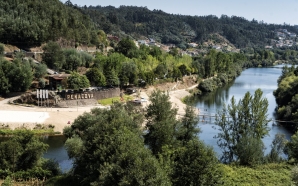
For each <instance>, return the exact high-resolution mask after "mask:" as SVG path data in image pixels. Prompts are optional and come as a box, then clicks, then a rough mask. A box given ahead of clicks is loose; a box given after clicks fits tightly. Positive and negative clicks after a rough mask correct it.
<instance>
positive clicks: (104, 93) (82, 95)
mask: <svg viewBox="0 0 298 186" xmlns="http://www.w3.org/2000/svg"><path fill="white" fill-rule="evenodd" d="M60 96H61V98H63V99H64V100H86V99H95V100H101V99H106V98H112V97H119V96H120V88H109V89H104V90H99V91H85V92H74V93H70V92H65V93H61V94H60Z"/></svg>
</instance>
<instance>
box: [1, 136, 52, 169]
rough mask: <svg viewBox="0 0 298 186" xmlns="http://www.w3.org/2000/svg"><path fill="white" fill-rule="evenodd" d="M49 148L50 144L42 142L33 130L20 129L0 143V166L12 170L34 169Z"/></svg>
mask: <svg viewBox="0 0 298 186" xmlns="http://www.w3.org/2000/svg"><path fill="white" fill-rule="evenodd" d="M47 148H48V145H46V144H44V143H42V142H40V140H39V139H38V138H37V137H36V136H35V135H34V133H33V132H31V131H29V130H23V131H19V132H18V133H16V134H14V135H13V137H12V138H10V139H9V140H8V141H5V142H2V143H1V144H0V156H1V160H0V167H1V169H2V170H9V171H12V172H14V171H23V170H24V171H26V170H28V169H32V168H34V167H35V166H36V165H37V163H38V161H39V159H40V158H41V156H42V155H43V153H44V152H45V151H46V149H47Z"/></svg>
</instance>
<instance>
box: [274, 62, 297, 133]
mask: <svg viewBox="0 0 298 186" xmlns="http://www.w3.org/2000/svg"><path fill="white" fill-rule="evenodd" d="M274 96H275V99H276V103H277V108H276V111H277V117H278V119H279V120H280V121H281V122H280V124H281V125H284V126H285V127H287V128H290V129H291V130H292V131H293V133H295V132H296V131H297V129H298V67H297V66H296V67H295V66H291V67H288V66H285V67H284V68H283V70H282V74H281V76H280V77H279V79H278V88H277V89H276V90H275V91H274Z"/></svg>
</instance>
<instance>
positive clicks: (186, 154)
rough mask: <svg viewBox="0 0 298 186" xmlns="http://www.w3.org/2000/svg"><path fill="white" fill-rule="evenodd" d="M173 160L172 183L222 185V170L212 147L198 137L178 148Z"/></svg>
mask: <svg viewBox="0 0 298 186" xmlns="http://www.w3.org/2000/svg"><path fill="white" fill-rule="evenodd" d="M174 162H175V163H174V168H173V169H174V170H173V175H172V182H173V185H177V186H178V185H179V186H180V185H181V186H183V185H185V186H187V185H194V186H195V185H222V183H221V178H222V175H223V172H222V171H221V169H220V167H219V162H218V159H217V157H216V155H215V153H214V151H213V149H212V148H211V147H208V146H206V145H205V144H204V143H203V142H201V141H199V140H198V139H192V140H190V141H188V142H187V143H186V144H185V146H184V147H183V148H179V149H178V150H177V151H176V154H175V158H174Z"/></svg>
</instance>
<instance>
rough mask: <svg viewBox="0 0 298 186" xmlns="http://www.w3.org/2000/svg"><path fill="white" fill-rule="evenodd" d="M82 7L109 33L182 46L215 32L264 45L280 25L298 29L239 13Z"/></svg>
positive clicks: (241, 45)
mask: <svg viewBox="0 0 298 186" xmlns="http://www.w3.org/2000/svg"><path fill="white" fill-rule="evenodd" d="M82 11H83V12H84V13H85V14H88V15H89V16H90V18H91V19H92V20H93V21H94V22H95V24H96V26H97V27H98V28H99V29H102V30H104V31H105V32H106V33H114V34H117V35H119V36H124V35H130V36H133V37H134V38H135V39H139V38H141V37H142V36H146V37H148V38H153V39H155V40H156V41H158V42H161V43H170V44H175V45H177V46H178V47H180V48H186V47H187V43H190V42H195V43H203V42H205V41H207V40H208V39H209V38H210V36H211V35H213V34H217V35H221V36H222V37H224V38H225V39H227V40H228V41H229V42H231V43H232V44H233V45H234V46H235V47H237V48H245V47H259V46H261V47H264V46H266V45H269V44H270V43H271V40H272V39H276V38H277V36H276V33H275V31H276V30H277V29H280V28H283V29H287V30H288V31H290V32H293V33H297V32H298V30H297V28H295V27H294V26H290V25H275V24H266V23H263V22H258V21H257V20H252V21H248V20H246V19H245V18H243V17H237V16H232V17H229V16H226V15H222V16H221V17H220V18H218V17H216V16H213V15H209V16H186V15H173V14H168V13H165V12H163V11H162V10H153V11H151V10H149V9H147V8H146V7H135V6H120V7H119V8H115V7H113V6H108V7H101V6H96V7H94V6H90V7H88V8H87V7H85V8H82Z"/></svg>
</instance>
